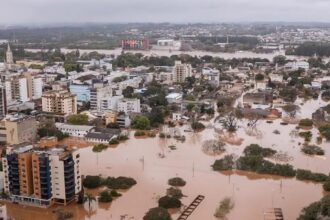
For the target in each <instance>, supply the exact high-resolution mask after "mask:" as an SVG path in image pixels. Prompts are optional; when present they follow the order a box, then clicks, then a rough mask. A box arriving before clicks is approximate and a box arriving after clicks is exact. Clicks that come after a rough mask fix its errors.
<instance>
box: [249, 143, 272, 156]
mask: <svg viewBox="0 0 330 220" xmlns="http://www.w3.org/2000/svg"><path fill="white" fill-rule="evenodd" d="M244 154H245V156H261V157H271V156H273V155H274V154H276V150H273V149H271V148H262V147H260V146H259V145H258V144H251V145H249V146H247V147H246V148H245V149H244Z"/></svg>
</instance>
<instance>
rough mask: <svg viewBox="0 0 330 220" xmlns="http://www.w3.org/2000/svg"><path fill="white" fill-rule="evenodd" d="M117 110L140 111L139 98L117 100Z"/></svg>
mask: <svg viewBox="0 0 330 220" xmlns="http://www.w3.org/2000/svg"><path fill="white" fill-rule="evenodd" d="M117 111H118V112H124V113H125V114H128V113H140V112H141V106H140V99H122V100H120V101H119V102H118V109H117Z"/></svg>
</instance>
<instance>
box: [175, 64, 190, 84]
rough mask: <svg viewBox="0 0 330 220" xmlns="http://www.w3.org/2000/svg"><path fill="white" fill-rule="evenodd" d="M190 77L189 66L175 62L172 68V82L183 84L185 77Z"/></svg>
mask: <svg viewBox="0 0 330 220" xmlns="http://www.w3.org/2000/svg"><path fill="white" fill-rule="evenodd" d="M191 76H192V67H191V65H190V64H183V63H181V61H175V65H174V68H173V80H174V82H177V83H183V82H185V80H186V78H187V77H191Z"/></svg>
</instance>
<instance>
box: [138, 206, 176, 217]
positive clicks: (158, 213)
mask: <svg viewBox="0 0 330 220" xmlns="http://www.w3.org/2000/svg"><path fill="white" fill-rule="evenodd" d="M143 220H172V218H171V215H170V214H169V213H168V211H167V209H165V208H162V207H156V208H152V209H149V211H148V212H147V213H146V214H145V216H144V217H143Z"/></svg>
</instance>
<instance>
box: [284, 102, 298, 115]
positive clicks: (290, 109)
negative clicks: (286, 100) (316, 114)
mask: <svg viewBox="0 0 330 220" xmlns="http://www.w3.org/2000/svg"><path fill="white" fill-rule="evenodd" d="M282 109H283V110H284V111H285V112H286V113H287V114H288V115H289V117H290V118H295V117H296V114H297V112H298V111H299V109H300V108H299V106H297V105H294V104H288V105H285V106H283V107H282Z"/></svg>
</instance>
